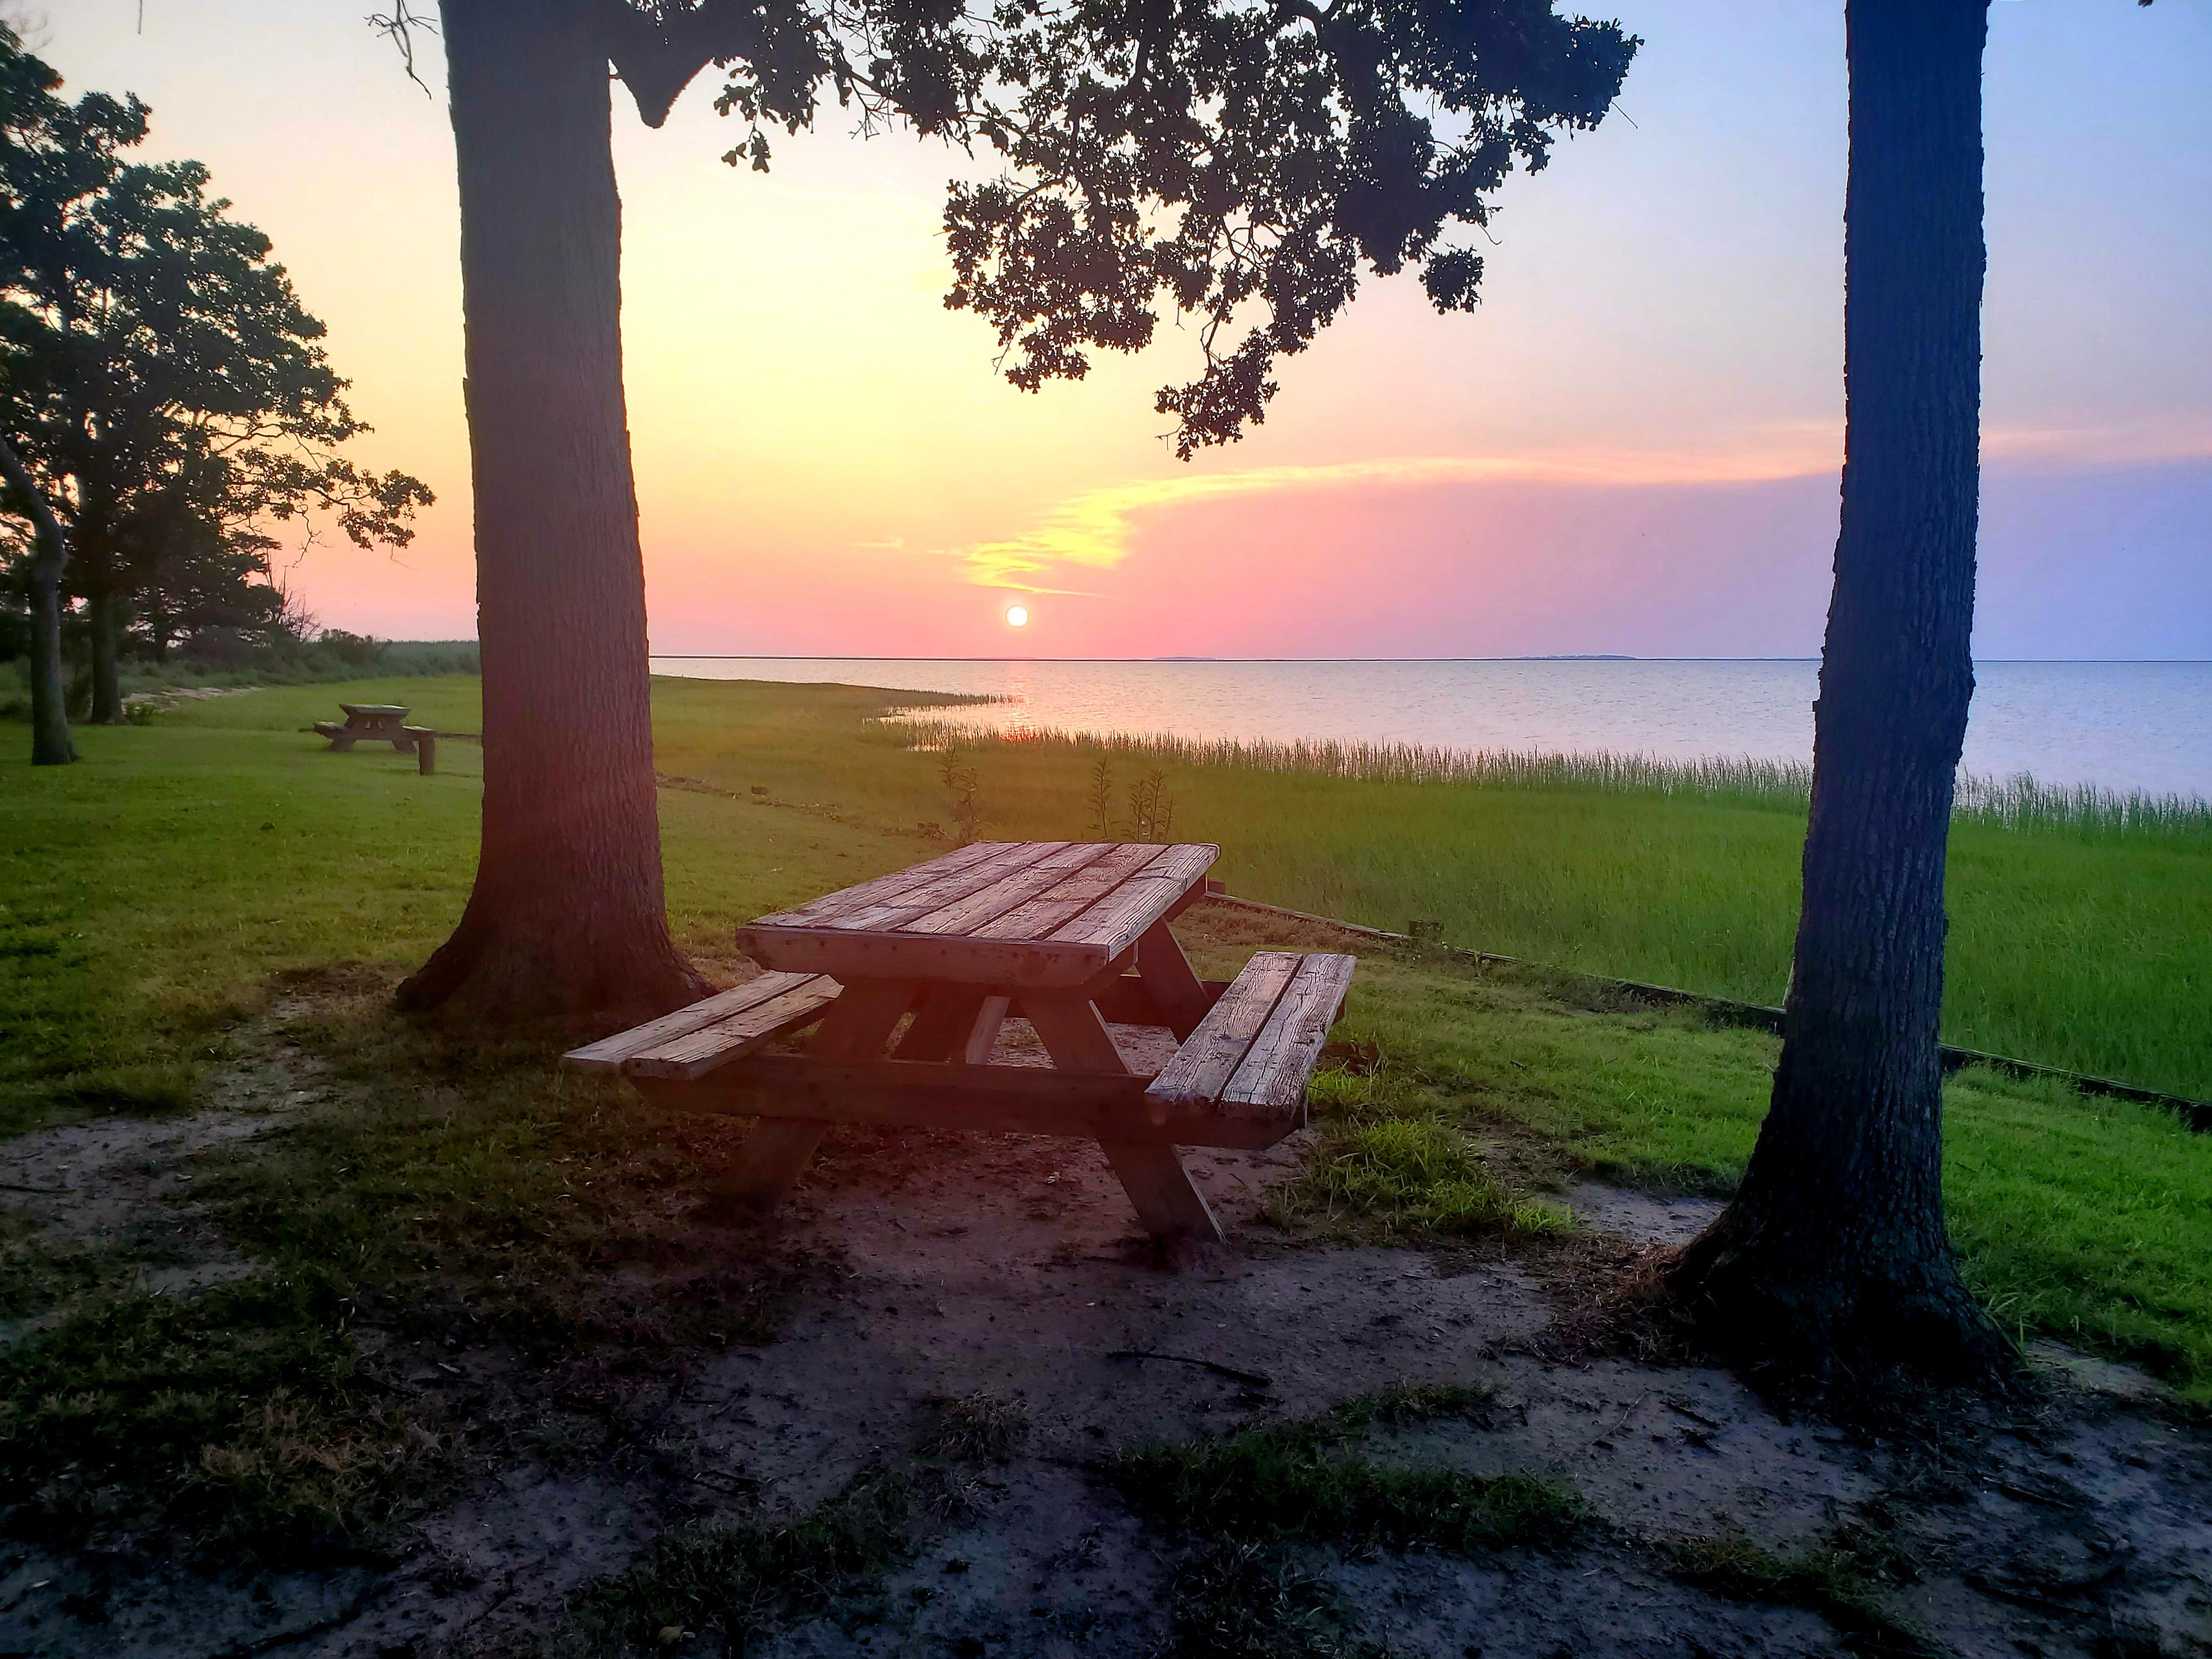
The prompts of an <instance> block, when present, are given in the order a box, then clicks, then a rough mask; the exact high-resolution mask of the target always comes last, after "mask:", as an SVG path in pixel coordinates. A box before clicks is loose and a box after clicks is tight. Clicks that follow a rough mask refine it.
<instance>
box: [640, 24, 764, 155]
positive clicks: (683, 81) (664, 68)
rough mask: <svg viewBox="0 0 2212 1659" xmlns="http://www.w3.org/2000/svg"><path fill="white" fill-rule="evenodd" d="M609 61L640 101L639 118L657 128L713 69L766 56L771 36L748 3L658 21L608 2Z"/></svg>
mask: <svg viewBox="0 0 2212 1659" xmlns="http://www.w3.org/2000/svg"><path fill="white" fill-rule="evenodd" d="M601 13H602V16H603V18H604V21H605V28H606V34H607V57H608V59H609V60H610V61H611V63H612V64H614V66H615V73H616V74H617V75H618V76H621V77H622V82H623V85H624V86H626V87H628V88H629V93H630V96H631V97H632V98H634V99H635V100H637V114H638V118H639V119H640V120H641V121H643V122H644V123H645V124H646V125H647V126H649V127H657V126H659V125H660V124H661V123H662V122H664V121H665V120H666V119H667V118H668V112H669V111H670V110H671V108H673V107H674V106H675V104H676V100H677V98H678V96H679V95H680V94H682V92H683V90H684V88H686V87H688V86H690V84H691V79H692V77H693V76H696V75H697V74H698V73H699V71H700V70H702V69H704V68H706V67H707V65H708V64H713V63H717V62H720V61H722V60H724V59H726V58H740V57H745V56H748V55H750V54H753V53H756V52H764V51H765V50H766V48H767V46H768V33H767V31H766V30H764V29H763V28H762V27H761V23H760V18H759V16H758V15H757V13H756V12H755V11H754V9H753V8H752V7H751V6H750V4H749V3H747V0H699V3H698V4H696V5H695V6H692V7H690V9H686V10H681V11H671V12H669V13H667V14H666V15H662V16H655V15H653V13H651V12H646V11H640V10H639V9H637V8H636V7H635V6H634V5H632V4H630V3H629V0H604V3H603V4H602V7H601Z"/></svg>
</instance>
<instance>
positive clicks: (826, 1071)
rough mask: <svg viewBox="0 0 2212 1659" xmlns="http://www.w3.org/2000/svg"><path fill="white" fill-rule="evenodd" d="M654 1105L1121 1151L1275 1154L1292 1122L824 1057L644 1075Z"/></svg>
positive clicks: (1140, 1092)
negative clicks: (1268, 1150) (685, 1075)
mask: <svg viewBox="0 0 2212 1659" xmlns="http://www.w3.org/2000/svg"><path fill="white" fill-rule="evenodd" d="M636 1085H637V1088H638V1091H639V1092H640V1093H641V1094H643V1095H645V1096H646V1097H647V1098H649V1099H652V1100H655V1101H659V1102H661V1103H665V1104H668V1105H671V1106H676V1107H679V1108H682V1109H686V1110H691V1111H706V1112H715V1113H720V1114H725V1115H730V1116H735V1117H758V1118H760V1119H762V1120H763V1127H766V1125H767V1124H768V1123H770V1122H777V1121H789V1122H793V1123H800V1124H809V1125H813V1126H817V1127H818V1126H821V1125H823V1124H829V1123H872V1124H877V1125H880V1126H883V1127H892V1128H919V1129H968V1130H973V1131H975V1132H978V1133H985V1134H1034V1135H1065V1136H1068V1137H1072V1138H1074V1139H1084V1140H1097V1141H1102V1142H1103V1141H1110V1142H1114V1143H1115V1144H1118V1145H1123V1146H1131V1145H1134V1146H1224V1147H1243V1148H1248V1149H1249V1148H1257V1147H1261V1146H1273V1145H1274V1144H1275V1142H1277V1141H1279V1140H1280V1139H1283V1137H1284V1136H1285V1135H1286V1134H1288V1133H1291V1130H1292V1129H1293V1128H1295V1127H1297V1126H1296V1124H1295V1123H1291V1122H1285V1121H1272V1120H1265V1119H1257V1118H1227V1117H1224V1116H1222V1115H1220V1114H1218V1113H1216V1112H1210V1111H1209V1112H1186V1113H1175V1114H1170V1115H1164V1116H1163V1117H1161V1118H1160V1119H1159V1120H1158V1121H1154V1120H1153V1117H1152V1112H1151V1110H1150V1109H1149V1108H1148V1106H1147V1103H1146V1100H1145V1097H1144V1087H1145V1080H1144V1079H1142V1078H1141V1077H1115V1076H1111V1075H1104V1074H1099V1073H1091V1074H1088V1075H1085V1074H1081V1073H1072V1072H1058V1071H1048V1070H1046V1069H1044V1068H1042V1067H1040V1066H979V1065H970V1064H960V1063H955V1064H951V1065H939V1064H930V1063H926V1062H922V1061H917V1060H835V1061H833V1060H819V1059H817V1058H815V1057H814V1056H812V1055H811V1054H747V1055H746V1056H744V1058H743V1059H742V1060H732V1061H731V1062H730V1064H728V1065H727V1066H720V1067H718V1068H717V1069H716V1070H714V1071H712V1072H709V1073H707V1074H706V1075H705V1076H704V1077H701V1078H692V1079H678V1078H639V1079H636Z"/></svg>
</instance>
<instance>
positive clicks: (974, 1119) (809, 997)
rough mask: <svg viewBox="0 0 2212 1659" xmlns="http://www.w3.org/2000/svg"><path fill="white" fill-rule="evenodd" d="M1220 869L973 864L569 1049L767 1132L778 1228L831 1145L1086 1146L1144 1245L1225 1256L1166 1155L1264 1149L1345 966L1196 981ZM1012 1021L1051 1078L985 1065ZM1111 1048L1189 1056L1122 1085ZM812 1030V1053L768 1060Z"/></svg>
mask: <svg viewBox="0 0 2212 1659" xmlns="http://www.w3.org/2000/svg"><path fill="white" fill-rule="evenodd" d="M1219 856H1220V848H1217V847H1212V846H1206V845H1194V844H1181V843H1178V844H1172V845H1168V846H1157V845H1152V844H1132V843H1122V842H976V843H975V844H974V845H972V846H969V847H963V848H959V849H957V851H954V852H951V853H948V854H945V855H944V856H943V857H941V858H937V859H932V860H929V861H928V862H927V863H926V864H920V865H916V866H914V867H913V868H911V869H908V870H902V871H899V872H896V873H894V874H891V875H887V876H882V877H879V878H877V879H875V880H873V881H868V882H863V883H861V884H860V885H858V886H856V887H848V888H846V889H844V890H842V891H840V892H836V893H831V894H829V895H828V896H826V897H823V898H818V899H816V900H814V901H813V902H811V903H809V904H805V905H801V906H800V907H799V908H797V909H795V910H788V911H781V912H778V913H777V914H775V915H766V916H762V917H760V918H759V919H758V920H757V921H753V922H751V923H750V924H749V925H747V926H745V927H741V928H739V929H738V934H737V941H738V946H739V948H741V949H742V950H744V951H745V952H746V953H747V954H748V955H749V956H750V957H753V958H754V959H755V960H756V961H757V962H759V963H761V964H762V965H763V967H764V968H765V969H768V971H766V972H764V973H763V974H762V975H760V976H759V977H758V978H757V979H754V980H751V981H748V982H747V983H745V984H743V985H740V986H738V987H736V988H735V989H733V990H729V991H724V992H722V993H720V994H718V995H715V996H712V997H708V998H707V999H705V1000H703V1001H701V1002H697V1003H695V1004H693V1005H692V1006H690V1007H689V1008H684V1009H679V1010H678V1011H677V1012H674V1013H671V1014H667V1015H664V1016H663V1017H662V1018H659V1019H656V1020H652V1021H648V1022H647V1024H643V1025H641V1026H637V1027H635V1029H633V1030H628V1031H623V1032H619V1033H617V1035H615V1036H611V1037H607V1038H605V1039H603V1040H602V1041H600V1042H594V1043H591V1044H588V1045H586V1047H584V1048H578V1049H575V1050H574V1051H573V1052H572V1053H570V1054H568V1055H567V1056H566V1060H567V1063H568V1065H569V1066H571V1067H573V1068H575V1069H578V1070H582V1071H595V1072H611V1073H619V1074H621V1075H622V1076H623V1077H624V1078H626V1079H629V1081H630V1082H631V1083H632V1084H633V1085H635V1086H636V1087H637V1088H638V1089H639V1090H640V1091H642V1092H643V1093H645V1094H646V1095H647V1096H648V1097H652V1098H654V1099H656V1100H659V1101H663V1102H665V1103H671V1104H674V1105H678V1106H685V1107H690V1108H696V1109H702V1110H707V1111H713V1112H722V1113H729V1114H733V1115H739V1116H747V1117H754V1118H757V1119H758V1120H759V1121H758V1123H757V1126H756V1127H754V1129H753V1131H752V1133H751V1134H750V1137H749V1138H748V1139H747V1140H746V1143H745V1145H744V1149H743V1151H742V1152H741V1153H740V1155H739V1161H738V1168H737V1169H736V1170H734V1171H733V1172H732V1188H733V1190H734V1191H735V1193H736V1194H738V1195H740V1196H742V1197H744V1198H745V1199H747V1200H750V1201H752V1202H754V1203H757V1204H760V1205H763V1206H768V1205H773V1204H774V1203H775V1201H776V1200H779V1199H781V1196H782V1195H783V1194H785V1193H786V1192H787V1190H788V1189H789V1188H790V1187H791V1185H792V1183H793V1182H795V1181H796V1180H797V1179H798V1177H799V1174H800V1172H801V1171H802V1170H804V1169H805V1165H806V1164H807V1162H808V1160H809V1159H810V1158H812V1157H813V1155H814V1152H815V1149H816V1147H817V1146H819V1145H820V1143H821V1139H822V1137H823V1134H824V1133H827V1130H828V1127H829V1125H830V1124H832V1123H839V1122H845V1123H873V1124H882V1125H892V1126H902V1127H932V1128H947V1129H971V1130H977V1131H982V1132H986V1133H1018V1134H1045V1135H1069V1136H1077V1137H1081V1138H1085V1139H1093V1140H1096V1141H1097V1142H1098V1143H1099V1144H1100V1146H1102V1147H1103V1149H1104V1151H1105V1153H1106V1157H1107V1160H1108V1162H1109V1164H1111V1165H1112V1167H1113V1170H1114V1173H1115V1176H1118V1177H1119V1178H1120V1180H1121V1185H1122V1187H1123V1188H1124V1189H1125V1190H1126V1191H1127V1194H1128V1195H1129V1200H1130V1202H1131V1203H1132V1204H1133V1205H1134V1206H1135V1207H1136V1211H1137V1214H1138V1216H1139V1218H1140V1219H1141V1220H1142V1221H1143V1223H1144V1225H1146V1228H1147V1229H1148V1230H1149V1231H1152V1233H1154V1234H1156V1235H1159V1236H1162V1237H1166V1236H1172V1235H1185V1236H1194V1237H1201V1238H1209V1239H1218V1238H1219V1237H1221V1230H1220V1227H1219V1225H1218V1224H1217V1223H1216V1222H1215V1220H1214V1218H1213V1216H1212V1212H1211V1211H1210V1210H1209V1209H1208V1208H1207V1206H1206V1200H1205V1198H1204V1197H1203V1196H1202V1195H1201V1194H1200V1192H1199V1190H1198V1188H1196V1187H1194V1186H1193V1185H1192V1184H1191V1181H1190V1177H1189V1176H1188V1173H1187V1172H1186V1171H1185V1170H1184V1169H1183V1167H1182V1160H1181V1159H1180V1158H1178V1157H1177V1155H1176V1148H1177V1147H1179V1146H1225V1147H1261V1146H1273V1144H1274V1143H1275V1142H1276V1141H1278V1140H1280V1139H1283V1137H1284V1136H1285V1135H1287V1134H1290V1133H1292V1132H1293V1131H1295V1130H1297V1129H1298V1128H1300V1127H1304V1123H1305V1091H1306V1085H1307V1083H1308V1082H1309V1081H1310V1079H1311V1077H1312V1075H1313V1071H1314V1067H1315V1066H1316V1064H1318V1062H1319V1059H1320V1054H1321V1049H1322V1043H1323V1042H1324V1041H1325V1040H1326V1039H1327V1036H1328V1030H1329V1027H1330V1025H1331V1024H1334V1021H1335V1019H1336V1017H1337V1015H1338V1014H1339V1012H1341V1010H1342V1008H1343V1005H1344V998H1345V994H1346V990H1347V988H1348V987H1349V986H1350V984H1351V980H1352V962H1353V959H1352V957H1348V956H1339V955H1334V954H1329V953H1323V952H1313V953H1303V954H1302V953H1299V952H1295V951H1261V952H1259V953H1258V954H1256V955H1255V956H1254V957H1253V958H1252V960H1251V961H1250V962H1249V963H1248V964H1247V965H1246V967H1245V968H1244V970H1243V972H1242V973H1240V974H1239V975H1237V978H1236V979H1235V980H1234V981H1227V982H1225V981H1218V980H1215V981H1208V980H1201V979H1200V977H1199V976H1198V975H1197V973H1196V972H1195V971H1194V969H1192V967H1191V964H1190V961H1189V959H1188V957H1186V956H1185V955H1184V954H1183V951H1182V945H1179V944H1178V943H1177V942H1176V937H1175V935H1174V933H1172V932H1170V929H1169V926H1168V924H1169V923H1170V921H1173V920H1174V919H1175V918H1176V916H1178V915H1181V914H1182V912H1183V911H1184V910H1185V909H1187V908H1189V906H1190V905H1192V904H1193V903H1194V902H1197V901H1198V900H1199V899H1200V897H1201V896H1204V893H1205V890H1206V885H1205V884H1206V870H1207V869H1208V867H1209V866H1212V863H1213V861H1214V860H1216V859H1217V858H1218V857H1219ZM1009 1018H1024V1019H1026V1020H1027V1021H1028V1022H1029V1024H1030V1026H1031V1027H1032V1028H1033V1029H1034V1030H1035V1031H1036V1035H1037V1037H1038V1039H1039V1040H1040V1042H1042V1044H1043V1047H1044V1049H1045V1052H1046V1053H1047V1054H1048V1055H1049V1056H1050V1057H1051V1060H1052V1064H1051V1065H1050V1066H1034V1065H1027V1066H1024V1065H1009V1064H1003V1063H1000V1064H994V1063H993V1060H992V1049H993V1044H994V1040H995V1039H996V1037H997V1036H998V1033H999V1028H1000V1025H1001V1024H1003V1023H1004V1022H1005V1021H1006V1020H1007V1019H1009ZM1109 1024H1121V1025H1138V1026H1158V1027H1164V1028H1166V1029H1167V1030H1170V1031H1172V1032H1173V1033H1174V1035H1175V1036H1176V1040H1177V1042H1178V1043H1179V1045H1180V1046H1179V1047H1178V1048H1177V1049H1176V1054H1175V1055H1174V1057H1173V1058H1172V1059H1171V1060H1170V1061H1169V1062H1168V1063H1167V1064H1166V1065H1165V1066H1163V1067H1162V1068H1161V1069H1160V1070H1159V1071H1158V1073H1156V1074H1152V1075H1149V1076H1148V1075H1145V1074H1142V1073H1138V1072H1136V1071H1135V1070H1133V1068H1132V1067H1131V1066H1130V1065H1129V1064H1128V1061H1127V1058H1126V1057H1125V1056H1124V1055H1123V1054H1122V1053H1121V1049H1120V1048H1119V1047H1118V1046H1117V1045H1116V1044H1115V1040H1114V1036H1113V1033H1112V1032H1111V1031H1110V1030H1109V1029H1108V1027H1109ZM809 1025H815V1026H817V1030H815V1032H814V1034H813V1036H812V1037H811V1040H810V1042H808V1043H807V1045H806V1046H805V1049H804V1051H803V1052H797V1053H792V1052H781V1053H779V1052H769V1051H768V1050H769V1045H770V1044H771V1043H773V1042H775V1040H776V1039H777V1038H779V1037H781V1036H787V1034H790V1033H793V1032H796V1031H799V1030H803V1029H804V1028H805V1027H806V1026H809Z"/></svg>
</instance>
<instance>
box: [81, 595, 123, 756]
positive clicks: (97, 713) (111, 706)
mask: <svg viewBox="0 0 2212 1659" xmlns="http://www.w3.org/2000/svg"><path fill="white" fill-rule="evenodd" d="M85 598H86V606H85V608H86V611H87V612H88V616H87V618H86V620H87V622H88V624H89V626H90V628H91V632H92V708H91V712H90V713H89V714H88V715H87V716H86V719H87V722H88V724H90V725H93V726H120V725H122V724H123V670H122V662H121V655H122V653H121V648H120V647H121V642H122V637H123V601H122V600H121V599H119V598H118V597H117V595H116V592H115V588H114V586H113V584H112V583H111V582H110V581H109V580H107V579H106V577H104V576H94V578H93V580H91V581H90V582H89V583H88V585H87V586H86V590H85Z"/></svg>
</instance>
